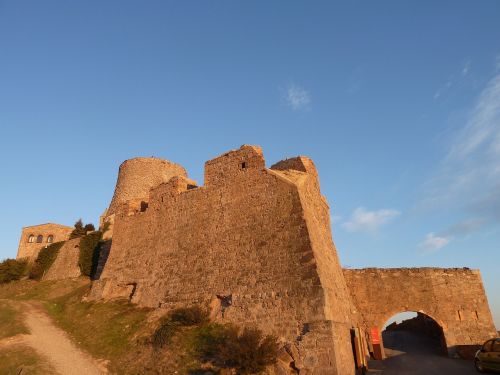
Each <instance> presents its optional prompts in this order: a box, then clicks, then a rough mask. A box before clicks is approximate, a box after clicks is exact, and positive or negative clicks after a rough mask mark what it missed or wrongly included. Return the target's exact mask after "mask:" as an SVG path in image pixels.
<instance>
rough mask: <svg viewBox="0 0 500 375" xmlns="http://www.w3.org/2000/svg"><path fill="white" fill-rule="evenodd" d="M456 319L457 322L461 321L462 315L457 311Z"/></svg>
mask: <svg viewBox="0 0 500 375" xmlns="http://www.w3.org/2000/svg"><path fill="white" fill-rule="evenodd" d="M457 317H458V320H462V314H460V310H457Z"/></svg>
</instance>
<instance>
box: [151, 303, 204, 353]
mask: <svg viewBox="0 0 500 375" xmlns="http://www.w3.org/2000/svg"><path fill="white" fill-rule="evenodd" d="M207 322H208V310H206V309H204V308H202V307H200V306H190V307H181V308H178V309H174V310H172V311H170V312H169V313H168V315H167V316H165V317H163V318H162V319H161V320H160V325H159V326H158V328H157V329H156V331H155V332H154V333H153V336H152V340H151V343H152V344H153V346H154V347H155V348H162V347H164V346H165V345H167V344H169V343H170V340H171V339H172V337H173V336H174V335H175V334H176V333H177V330H178V329H179V327H190V326H195V325H200V324H205V323H207Z"/></svg>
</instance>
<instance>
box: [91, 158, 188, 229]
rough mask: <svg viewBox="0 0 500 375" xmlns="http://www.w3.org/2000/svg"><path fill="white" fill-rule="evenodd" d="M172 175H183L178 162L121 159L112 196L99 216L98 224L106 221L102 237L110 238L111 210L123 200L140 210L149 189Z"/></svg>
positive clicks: (144, 205) (147, 196)
mask: <svg viewBox="0 0 500 375" xmlns="http://www.w3.org/2000/svg"><path fill="white" fill-rule="evenodd" d="M174 176H184V177H185V176H187V173H186V170H185V169H184V168H183V167H182V166H180V165H179V164H175V163H172V162H170V161H167V160H163V159H159V158H154V157H150V158H145V157H137V158H133V159H129V160H125V161H124V162H123V163H122V164H121V165H120V169H119V171H118V180H117V182H116V187H115V192H114V194H113V199H112V200H111V203H110V205H109V207H108V209H107V210H106V211H104V213H103V214H102V216H101V219H100V224H101V225H102V224H103V223H104V222H108V223H109V225H110V227H109V229H108V231H107V232H106V233H105V238H111V236H112V233H113V224H114V217H115V213H116V211H117V210H118V208H119V207H120V206H121V205H123V204H126V203H130V204H134V203H135V204H137V206H138V208H139V209H140V207H141V205H142V208H144V207H146V206H147V204H148V200H149V191H150V190H151V188H153V187H156V186H158V185H160V184H161V183H164V182H167V181H168V180H170V179H171V178H172V177H174Z"/></svg>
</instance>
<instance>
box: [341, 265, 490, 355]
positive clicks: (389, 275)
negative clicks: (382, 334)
mask: <svg viewBox="0 0 500 375" xmlns="http://www.w3.org/2000/svg"><path fill="white" fill-rule="evenodd" d="M344 276H345V280H346V282H347V286H348V288H349V290H350V291H351V295H352V298H353V302H354V304H355V305H356V307H357V309H358V311H359V315H360V319H359V321H360V323H361V325H362V326H363V327H364V328H365V329H366V330H369V329H370V328H372V327H375V328H378V329H380V330H381V329H382V327H383V326H384V325H385V323H386V322H387V320H389V319H390V318H391V317H392V316H394V315H395V314H397V313H400V312H405V311H414V312H420V313H424V314H425V315H427V316H429V317H431V318H432V319H434V320H435V321H436V322H437V323H438V324H439V325H440V326H441V328H442V329H443V334H444V339H445V341H446V346H447V348H448V352H449V353H450V354H454V352H455V350H456V347H457V346H460V345H472V344H474V345H475V344H481V343H483V342H484V341H485V340H486V339H488V338H491V337H495V336H496V330H495V325H494V323H493V319H492V316H491V312H490V309H489V305H488V300H487V298H486V294H485V292H484V288H483V283H482V280H481V274H480V272H479V270H470V269H468V268H448V269H443V268H393V269H380V268H366V269H345V270H344Z"/></svg>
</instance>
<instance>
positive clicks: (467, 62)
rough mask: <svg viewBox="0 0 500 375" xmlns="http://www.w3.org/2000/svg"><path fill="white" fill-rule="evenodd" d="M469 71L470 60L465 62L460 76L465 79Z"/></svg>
mask: <svg viewBox="0 0 500 375" xmlns="http://www.w3.org/2000/svg"><path fill="white" fill-rule="evenodd" d="M469 70H470V60H467V61H466V62H465V64H464V66H463V67H462V76H463V77H465V76H466V75H467V74H469Z"/></svg>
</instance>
